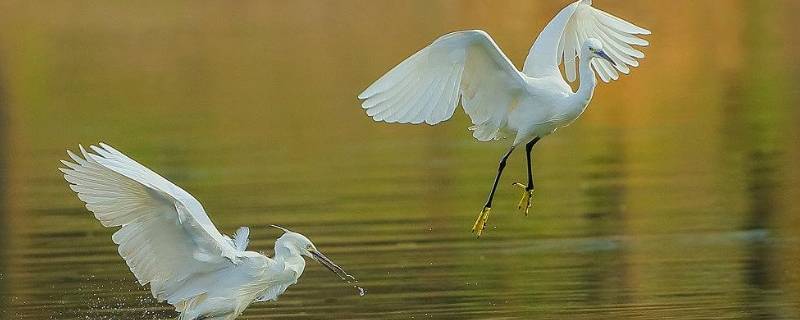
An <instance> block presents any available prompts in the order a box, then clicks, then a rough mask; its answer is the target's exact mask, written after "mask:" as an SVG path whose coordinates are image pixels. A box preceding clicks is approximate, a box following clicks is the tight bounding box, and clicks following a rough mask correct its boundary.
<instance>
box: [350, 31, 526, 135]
mask: <svg viewBox="0 0 800 320" xmlns="http://www.w3.org/2000/svg"><path fill="white" fill-rule="evenodd" d="M525 85H526V83H525V80H524V78H523V77H522V75H521V74H520V73H519V71H518V70H517V69H516V67H514V65H513V64H512V63H511V61H509V60H508V58H507V57H506V56H505V54H503V52H502V51H500V48H498V47H497V44H495V42H494V40H492V38H491V37H489V35H488V34H486V32H483V31H480V30H472V31H460V32H454V33H450V34H447V35H444V36H442V37H440V38H439V39H437V40H436V41H434V42H433V43H431V44H430V45H429V46H427V47H425V48H424V49H422V50H420V51H419V52H417V53H415V54H414V55H412V56H411V57H409V58H408V59H406V60H405V61H403V62H402V63H400V64H399V65H397V66H396V67H394V68H393V69H392V70H390V71H389V72H387V73H386V74H385V75H383V76H382V77H381V78H380V79H378V80H377V81H375V83H373V84H372V85H370V86H369V87H368V88H367V89H366V90H364V92H362V93H361V94H360V95H358V98H359V99H362V100H364V102H363V103H362V104H361V106H362V107H363V108H364V109H366V111H367V115H369V116H370V117H372V118H373V119H374V120H375V121H385V122H399V123H415V124H416V123H423V122H424V123H427V124H431V125H433V124H437V123H439V122H442V121H445V120H447V119H450V118H451V117H452V116H453V112H454V111H455V108H456V106H457V105H458V101H459V97H460V98H461V104H462V105H463V106H464V110H465V111H466V112H467V114H468V115H469V116H470V118H471V119H472V123H473V124H474V125H475V126H473V128H472V129H473V130H474V131H475V132H474V136H475V137H476V138H478V139H479V140H490V139H494V138H498V137H499V136H498V135H499V133H498V129H499V128H500V127H501V126H502V124H503V123H502V122H503V121H505V117H504V115H505V114H506V112H508V108H509V106H510V104H511V103H512V102H513V100H514V97H515V95H517V94H518V93H519V92H520V90H521V89H522V88H524V87H525Z"/></svg>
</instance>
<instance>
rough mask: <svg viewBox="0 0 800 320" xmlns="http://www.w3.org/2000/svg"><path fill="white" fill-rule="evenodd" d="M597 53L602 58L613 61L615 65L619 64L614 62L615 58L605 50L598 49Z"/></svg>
mask: <svg viewBox="0 0 800 320" xmlns="http://www.w3.org/2000/svg"><path fill="white" fill-rule="evenodd" d="M597 55H598V56H600V58H603V59H605V60H606V61H608V62H611V65H613V66H615V67H616V66H617V64H616V63H615V62H614V60H611V57H609V56H608V54H606V52H605V51H598V52H597Z"/></svg>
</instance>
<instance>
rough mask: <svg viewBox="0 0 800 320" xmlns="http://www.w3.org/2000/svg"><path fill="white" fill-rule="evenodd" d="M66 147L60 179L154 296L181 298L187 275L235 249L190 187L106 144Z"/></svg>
mask: <svg viewBox="0 0 800 320" xmlns="http://www.w3.org/2000/svg"><path fill="white" fill-rule="evenodd" d="M91 149H92V150H93V151H94V153H90V152H87V151H86V150H85V149H84V148H83V147H80V150H81V156H79V155H76V154H74V153H72V152H71V151H68V152H67V153H68V154H69V156H70V158H71V159H72V162H69V161H62V163H63V164H64V165H65V166H66V167H67V168H61V171H62V172H63V173H64V179H66V180H67V181H68V182H69V183H70V188H71V189H72V190H73V191H75V192H76V193H77V194H78V198H80V199H81V200H82V201H83V202H85V203H86V208H87V209H89V211H91V212H92V213H94V215H95V217H96V218H97V219H98V220H100V223H102V224H103V226H106V227H121V228H120V229H119V230H118V231H117V232H115V233H114V235H113V238H112V239H113V241H114V243H116V244H118V245H119V248H118V251H119V254H120V255H121V256H122V258H123V259H125V262H126V263H127V264H128V266H129V267H130V269H131V271H132V272H133V274H134V275H135V276H136V279H138V280H139V283H140V284H142V285H145V284H148V283H149V284H150V290H151V292H152V294H153V296H154V297H156V298H157V299H158V300H159V301H163V300H168V301H169V302H170V303H173V304H175V303H177V302H178V301H177V300H181V299H184V298H186V296H185V295H183V294H182V292H184V291H185V289H186V287H187V286H189V287H191V286H192V280H193V279H192V278H193V276H194V275H198V274H207V273H209V272H212V271H216V270H220V269H222V268H225V267H227V266H231V265H232V262H234V261H236V259H237V253H238V250H236V248H234V247H233V246H232V245H231V241H230V240H228V238H226V237H225V236H223V235H222V234H221V233H220V232H219V231H218V230H217V228H216V227H215V226H214V224H213V223H212V222H211V220H210V219H209V218H208V215H206V213H205V210H203V207H202V206H201V205H200V203H199V202H198V201H197V200H196V199H195V198H194V197H192V196H191V195H190V194H189V193H187V192H186V191H184V190H183V189H181V188H179V187H178V186H176V185H174V184H172V183H171V182H169V181H167V180H166V179H164V178H162V177H161V176H159V175H158V174H156V173H155V172H153V171H151V170H150V169H148V168H146V167H144V166H142V165H141V164H139V163H137V162H136V161H134V160H133V159H131V158H128V157H127V156H125V155H124V154H122V153H121V152H119V151H117V150H116V149H114V148H112V147H111V146H109V145H107V144H103V143H101V144H100V146H99V147H96V146H92V147H91Z"/></svg>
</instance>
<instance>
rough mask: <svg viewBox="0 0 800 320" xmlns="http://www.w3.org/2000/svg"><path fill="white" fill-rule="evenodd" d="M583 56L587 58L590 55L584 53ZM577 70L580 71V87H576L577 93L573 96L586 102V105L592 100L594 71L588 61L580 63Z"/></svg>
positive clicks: (595, 84) (594, 85)
mask: <svg viewBox="0 0 800 320" xmlns="http://www.w3.org/2000/svg"><path fill="white" fill-rule="evenodd" d="M583 56H584V57H589V56H590V55H589V54H588V53H584V55H583ZM590 59H591V58H590ZM578 69H579V70H580V76H581V78H580V79H581V83H580V86H578V91H577V92H575V96H576V97H577V98H578V99H579V100H581V101H586V103H587V104H588V103H589V100H592V94H594V88H595V87H596V86H597V79H596V78H595V75H594V70H592V67H591V64H590V63H589V61H585V62H584V61H581V62H580V66H579V67H578Z"/></svg>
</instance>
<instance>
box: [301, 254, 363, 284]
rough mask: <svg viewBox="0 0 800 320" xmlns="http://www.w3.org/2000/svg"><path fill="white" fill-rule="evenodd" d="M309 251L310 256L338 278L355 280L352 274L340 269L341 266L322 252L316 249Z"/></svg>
mask: <svg viewBox="0 0 800 320" xmlns="http://www.w3.org/2000/svg"><path fill="white" fill-rule="evenodd" d="M309 252H310V253H311V256H312V257H313V258H314V260H317V262H319V263H320V264H322V265H323V266H325V268H328V270H330V271H331V272H333V273H335V274H336V275H337V276H339V278H342V280H347V281H350V280H355V278H353V276H351V275H349V274H347V272H345V271H344V269H342V267H340V266H338V265H336V264H335V263H333V261H331V259H328V257H326V256H325V255H324V254H322V253H320V252H319V251H316V250H314V251H309Z"/></svg>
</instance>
